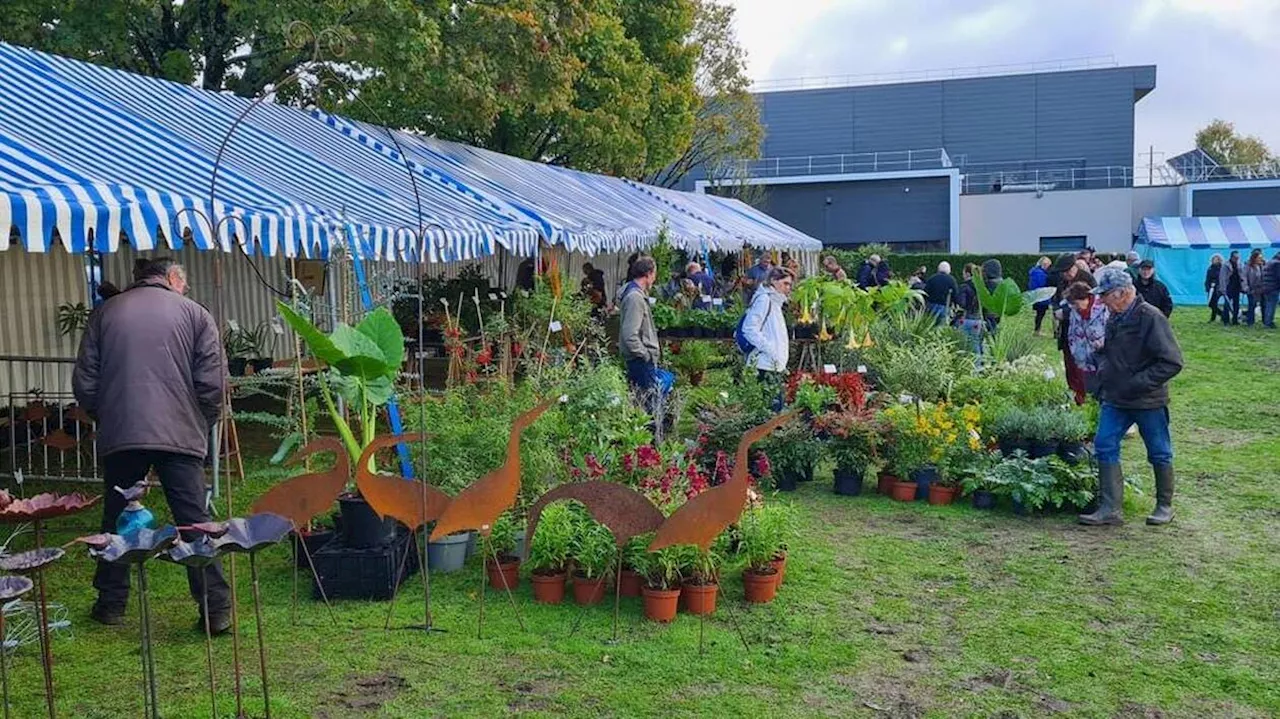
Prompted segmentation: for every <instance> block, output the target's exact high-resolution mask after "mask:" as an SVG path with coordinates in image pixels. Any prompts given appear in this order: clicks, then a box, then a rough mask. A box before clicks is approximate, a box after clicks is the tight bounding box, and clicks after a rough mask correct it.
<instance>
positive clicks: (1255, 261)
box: [1240, 249, 1267, 327]
mask: <svg viewBox="0 0 1280 719" xmlns="http://www.w3.org/2000/svg"><path fill="white" fill-rule="evenodd" d="M1266 264H1267V261H1266V259H1264V258H1263V256H1262V250H1261V249H1254V251H1253V252H1251V253H1249V261H1248V262H1246V263H1244V270H1243V271H1242V272H1241V282H1240V291H1241V292H1242V293H1244V296H1245V299H1246V300H1247V302H1248V304H1247V306H1246V309H1245V311H1244V323H1245V324H1246V325H1248V326H1250V327H1252V326H1253V321H1254V319H1255V318H1256V317H1257V316H1258V312H1259V311H1260V310H1261V309H1262V269H1263V267H1264V266H1265V265H1266Z"/></svg>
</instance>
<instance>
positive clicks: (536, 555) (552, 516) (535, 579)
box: [528, 502, 575, 604]
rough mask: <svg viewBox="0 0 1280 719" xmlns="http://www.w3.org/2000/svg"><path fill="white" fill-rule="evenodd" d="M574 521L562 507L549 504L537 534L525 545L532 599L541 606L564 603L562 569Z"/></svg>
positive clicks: (571, 540)
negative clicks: (527, 551) (531, 585)
mask: <svg viewBox="0 0 1280 719" xmlns="http://www.w3.org/2000/svg"><path fill="white" fill-rule="evenodd" d="M574 520H575V517H574V514H573V510H571V509H570V508H569V506H568V505H566V504H564V503H560V502H558V503H553V504H551V505H549V506H547V507H546V508H545V509H543V511H542V516H541V518H540V519H539V521H538V529H537V533H535V534H534V535H533V539H532V541H531V542H530V543H529V559H528V562H529V568H530V580H531V581H532V583H533V598H534V600H535V601H537V602H540V603H542V604H559V603H560V602H561V601H562V600H563V599H564V588H565V578H566V576H567V573H566V568H567V567H568V566H569V558H570V555H571V553H572V550H573V543H574V539H575V536H574V529H575V527H574V525H575V522H574Z"/></svg>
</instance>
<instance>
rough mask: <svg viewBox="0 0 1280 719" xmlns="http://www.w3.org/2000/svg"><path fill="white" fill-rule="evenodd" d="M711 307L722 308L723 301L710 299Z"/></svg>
mask: <svg viewBox="0 0 1280 719" xmlns="http://www.w3.org/2000/svg"><path fill="white" fill-rule="evenodd" d="M711 305H712V306H713V307H724V300H723V299H721V298H719V297H713V298H712V299H711Z"/></svg>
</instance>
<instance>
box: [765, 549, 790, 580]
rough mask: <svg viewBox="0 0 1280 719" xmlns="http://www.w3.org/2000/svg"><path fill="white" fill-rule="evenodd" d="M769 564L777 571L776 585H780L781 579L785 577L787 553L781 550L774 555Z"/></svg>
mask: <svg viewBox="0 0 1280 719" xmlns="http://www.w3.org/2000/svg"><path fill="white" fill-rule="evenodd" d="M769 565H770V566H772V567H773V568H774V569H776V570H777V571H778V586H779V587H781V586H782V580H784V579H786V578H787V553H786V552H782V553H780V554H778V555H776V556H774V558H773V561H771V562H769Z"/></svg>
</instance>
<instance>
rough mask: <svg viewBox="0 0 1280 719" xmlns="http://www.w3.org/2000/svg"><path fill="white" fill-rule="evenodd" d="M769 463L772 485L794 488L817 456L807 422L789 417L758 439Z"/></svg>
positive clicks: (791, 489) (816, 445)
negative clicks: (768, 434) (787, 420)
mask: <svg viewBox="0 0 1280 719" xmlns="http://www.w3.org/2000/svg"><path fill="white" fill-rule="evenodd" d="M760 445H761V448H762V449H763V450H764V451H765V452H767V453H768V455H769V461H770V463H771V465H772V467H771V469H772V471H771V472H770V479H772V480H773V488H774V489H777V490H779V491H782V492H793V491H795V489H796V484H797V482H799V481H800V479H801V477H803V476H804V474H805V472H806V471H807V470H808V469H809V468H810V467H812V466H813V464H814V462H815V461H817V458H818V449H819V448H818V443H817V442H816V441H815V440H814V438H813V433H812V432H811V431H810V430H809V427H808V425H806V424H805V423H804V422H802V421H800V420H799V419H792V420H791V421H789V422H787V423H786V424H784V425H782V427H781V428H779V429H778V430H776V431H775V432H774V433H773V434H772V435H770V436H769V438H768V439H766V440H764V441H762V442H761V443H760Z"/></svg>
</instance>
